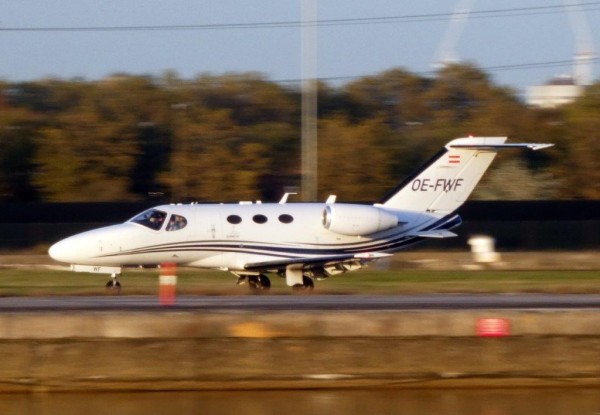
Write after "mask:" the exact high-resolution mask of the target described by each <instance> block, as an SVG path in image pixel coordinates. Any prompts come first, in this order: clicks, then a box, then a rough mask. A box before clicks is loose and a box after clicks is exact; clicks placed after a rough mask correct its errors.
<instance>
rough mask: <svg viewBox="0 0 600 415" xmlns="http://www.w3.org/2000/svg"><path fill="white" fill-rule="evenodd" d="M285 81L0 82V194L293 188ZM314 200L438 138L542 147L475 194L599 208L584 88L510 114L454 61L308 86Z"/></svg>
mask: <svg viewBox="0 0 600 415" xmlns="http://www.w3.org/2000/svg"><path fill="white" fill-rule="evenodd" d="M300 98H301V93H300V90H299V88H297V87H295V86H289V85H281V84H278V83H275V82H271V81H269V80H268V79H266V78H265V77H264V76H262V75H260V74H255V73H239V74H225V75H219V76H213V75H200V76H198V77H197V78H195V79H193V80H183V79H180V78H179V77H178V76H177V74H175V73H173V72H167V73H165V74H164V75H162V76H161V77H149V76H134V75H128V74H119V75H115V76H111V77H109V78H106V79H103V80H99V81H86V80H81V79H73V80H59V79H50V80H40V81H35V82H22V83H10V82H0V200H2V201H3V202H31V201H52V202H66V201H133V200H148V199H149V198H152V197H154V196H156V195H159V197H160V198H161V199H163V200H169V201H175V202H179V201H193V200H197V201H238V200H256V199H260V200H264V201H273V200H278V199H279V198H280V197H281V195H282V194H283V192H284V191H286V190H291V189H294V188H298V187H299V185H300V176H301V172H300ZM318 119H319V121H318V135H319V137H318V180H319V185H318V188H319V198H320V199H322V200H324V199H325V198H326V197H327V195H329V194H337V195H338V200H346V201H373V200H377V199H378V198H379V197H381V196H382V195H384V194H385V193H386V191H387V190H389V189H390V188H392V187H394V186H395V185H396V184H397V183H398V182H399V181H400V180H401V179H402V178H403V177H405V176H406V175H407V174H409V173H410V172H411V171H412V170H413V169H414V168H416V167H418V165H419V164H420V163H423V162H424V161H426V160H427V159H428V158H429V157H431V156H432V155H433V154H435V153H436V152H437V151H438V150H439V148H441V146H442V145H444V144H445V143H446V142H447V141H449V140H450V139H453V138H457V137H464V136H467V135H469V134H473V135H480V136H486V135H488V136H504V135H506V136H508V137H509V139H510V140H512V141H537V142H551V143H555V144H556V145H555V147H553V148H552V149H550V150H548V151H543V152H536V153H531V152H527V153H519V152H516V153H515V152H510V154H501V155H499V157H498V161H497V162H496V163H495V164H494V166H493V167H492V168H491V169H490V171H489V172H488V173H487V175H486V177H485V179H484V181H483V183H482V184H481V185H480V186H479V187H478V189H477V190H476V193H475V195H474V197H475V198H479V199H530V200H532V199H599V198H600V184H599V183H600V83H596V84H594V85H592V86H590V87H588V88H587V89H586V92H585V94H584V95H583V96H582V97H580V98H579V99H578V100H577V101H576V102H574V103H572V104H569V105H566V106H563V107H560V108H557V109H550V110H548V109H536V108H530V107H528V106H526V105H525V104H524V103H523V102H522V100H521V99H519V96H518V94H517V93H516V92H515V91H514V90H511V89H509V88H506V87H502V86H498V85H495V84H494V83H493V81H492V80H491V78H490V77H489V75H487V74H486V73H484V72H483V71H481V70H480V69H478V68H476V67H473V66H470V65H454V66H449V67H447V68H444V69H442V70H440V71H439V72H438V73H436V74H435V76H433V77H425V76H420V75H417V74H414V73H411V72H409V71H406V70H403V69H393V70H390V71H387V72H384V73H381V74H378V75H375V76H368V77H363V78H360V79H357V80H355V81H352V82H350V83H347V84H343V85H340V86H333V85H329V84H326V83H319V85H318Z"/></svg>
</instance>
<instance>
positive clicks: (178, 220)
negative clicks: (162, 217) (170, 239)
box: [167, 215, 187, 231]
mask: <svg viewBox="0 0 600 415" xmlns="http://www.w3.org/2000/svg"><path fill="white" fill-rule="evenodd" d="M186 225H187V219H186V218H184V217H183V216H179V215H171V219H169V224H168V225H167V231H178V230H179V229H183V228H185V227H186Z"/></svg>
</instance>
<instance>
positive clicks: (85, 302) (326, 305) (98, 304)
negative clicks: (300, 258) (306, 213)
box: [0, 294, 600, 312]
mask: <svg viewBox="0 0 600 415" xmlns="http://www.w3.org/2000/svg"><path fill="white" fill-rule="evenodd" d="M583 308H600V295H598V294H589V295H585V294H583V295H582V294H577V295H575V294H573V295H552V294H430V295H393V296H392V295H387V296H385V295H384V296H375V295H244V296H179V297H177V299H176V301H175V304H174V305H170V306H161V305H160V304H159V300H158V298H157V297H154V296H81V297H77V296H69V297H68V296H65V297H4V298H0V312H44V311H69V310H90V311H103V310H105V311H112V310H124V311H149V310H150V311H151V310H154V311H182V310H186V311H187V310H191V311H208V312H219V311H310V310H314V311H319V310H365V311H369V310H478V309H583Z"/></svg>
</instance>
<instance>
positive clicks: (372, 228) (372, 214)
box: [322, 204, 398, 236]
mask: <svg viewBox="0 0 600 415" xmlns="http://www.w3.org/2000/svg"><path fill="white" fill-rule="evenodd" d="M322 222H323V226H324V227H325V229H327V230H330V231H331V232H335V233H339V234H341V235H348V236H361V235H369V234H372V233H375V232H380V231H385V230H386V229H390V228H393V227H395V226H398V218H397V217H396V216H395V215H393V214H391V213H389V212H386V211H385V210H383V209H379V208H377V207H375V206H367V205H365V206H362V205H343V204H339V205H337V204H335V205H327V206H326V207H325V209H323V216H322Z"/></svg>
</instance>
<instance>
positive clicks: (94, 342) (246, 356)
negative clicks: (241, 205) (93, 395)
mask: <svg viewBox="0 0 600 415" xmlns="http://www.w3.org/2000/svg"><path fill="white" fill-rule="evenodd" d="M489 317H502V318H505V319H507V320H508V322H509V324H510V336H507V337H502V338H481V337H477V336H476V335H475V332H476V324H477V321H478V319H480V318H489ZM565 381H568V382H569V383H568V384H570V385H582V384H587V385H589V384H594V385H600V311H599V310H581V311H568V310H567V311H565V310H563V311H493V310H489V311H443V312H438V311H372V312H364V311H361V312H359V311H356V312H355V311H348V312H346V311H345V312H341V311H340V312H336V311H334V312H331V311H312V312H265V313H257V312H248V313H237V312H231V313H204V312H176V311H165V312H125V313H123V312H73V313H58V312H57V313H16V314H3V315H1V316H0V390H34V391H39V390H42V391H43V390H86V389H93V390H111V389H119V390H122V389H127V390H140V389H141V390H182V389H212V388H216V389H221V388H288V387H289V388H292V387H294V388H297V387H307V388H308V387H310V388H319V387H348V386H369V385H373V386H375V385H377V386H382V385H389V386H404V387H428V386H442V385H443V386H483V385H501V386H515V385H522V384H528V385H529V384H543V385H553V384H560V385H563V386H564V382H565Z"/></svg>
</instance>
